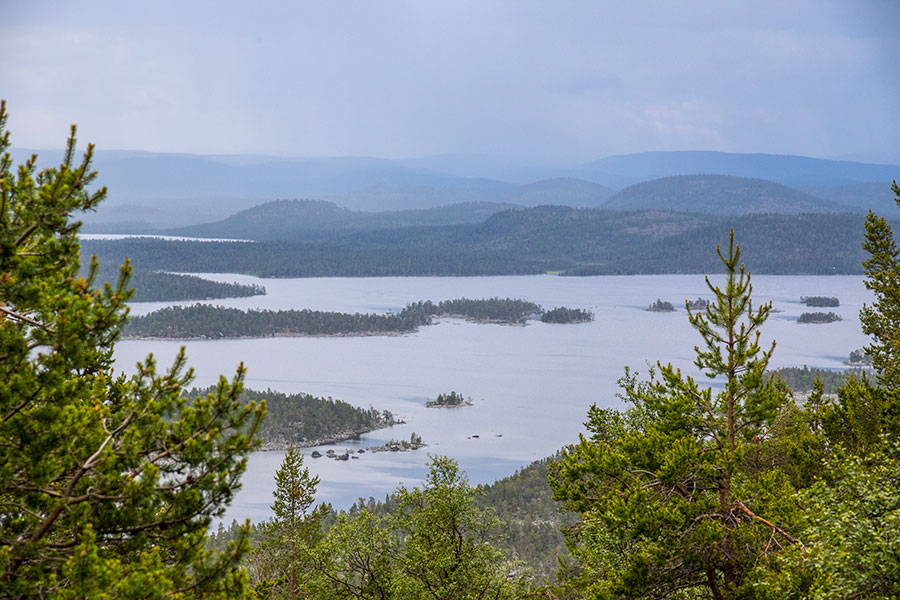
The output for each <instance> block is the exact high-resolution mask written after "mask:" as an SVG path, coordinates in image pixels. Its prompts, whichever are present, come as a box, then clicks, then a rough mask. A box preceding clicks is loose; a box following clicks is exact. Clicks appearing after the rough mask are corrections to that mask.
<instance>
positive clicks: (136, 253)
mask: <svg viewBox="0 0 900 600" xmlns="http://www.w3.org/2000/svg"><path fill="white" fill-rule="evenodd" d="M862 223H863V217H860V216H855V215H845V214H834V215H830V214H825V215H823V214H817V215H775V214H772V215H746V216H741V217H721V216H715V215H703V214H689V213H666V212H659V211H650V212H612V211H603V210H591V209H572V208H566V207H562V206H541V207H536V208H530V209H518V210H510V211H505V212H501V213H498V214H495V215H493V216H491V217H490V218H488V219H487V220H486V221H485V222H484V223H481V224H469V225H452V226H451V225H448V226H441V227H408V228H402V229H385V230H375V231H361V232H354V233H352V234H350V233H342V232H334V233H333V234H332V235H330V236H328V238H327V239H325V240H322V241H316V242H299V241H297V242H295V241H266V242H256V243H241V242H190V241H163V240H153V239H125V240H104V241H101V240H88V241H85V242H83V251H84V252H85V253H86V254H90V253H96V254H97V255H98V257H99V259H100V262H101V264H105V263H111V264H115V265H118V264H121V262H122V261H123V260H124V258H125V257H130V258H131V259H132V261H133V262H134V264H135V265H137V266H139V267H141V268H143V269H152V270H169V271H175V272H181V273H244V274H248V275H257V276H260V277H327V276H348V277H349V276H354V277H375V276H425V275H446V276H450V275H459V276H470V275H525V274H538V273H547V272H558V273H563V274H566V275H629V274H657V273H709V272H713V271H715V270H716V269H717V265H716V262H715V260H716V257H715V255H713V256H709V252H707V251H706V248H709V247H715V245H716V243H718V242H720V241H721V240H722V239H725V238H727V237H728V234H729V231H730V230H731V229H732V228H733V229H734V231H735V234H736V235H737V236H738V237H739V238H740V239H741V240H742V246H743V247H744V248H745V250H746V251H747V252H749V253H750V254H751V255H752V256H753V257H754V263H755V264H754V272H756V273H769V274H814V275H819V274H822V275H829V274H859V273H862V269H861V266H860V264H861V261H862V260H863V259H864V258H865V257H864V253H863V251H862V249H861V243H862V233H861V232H862Z"/></svg>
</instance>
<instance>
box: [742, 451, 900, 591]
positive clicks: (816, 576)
mask: <svg viewBox="0 0 900 600" xmlns="http://www.w3.org/2000/svg"><path fill="white" fill-rule="evenodd" d="M827 474H828V477H827V479H823V480H820V481H818V482H817V483H816V484H815V485H813V486H812V487H810V488H809V489H806V490H803V491H802V492H801V493H800V495H799V498H798V499H799V501H800V503H801V504H802V505H803V507H804V521H803V525H804V529H803V533H802V535H803V539H804V541H805V542H806V546H804V547H799V546H798V547H795V548H792V549H791V550H790V552H789V553H788V554H786V555H785V556H784V557H783V560H782V563H783V564H784V566H785V568H784V569H783V570H782V571H781V572H780V573H778V574H777V576H774V577H769V578H766V579H763V580H761V581H760V582H759V583H758V584H757V589H758V591H759V593H760V596H761V597H778V598H790V599H798V600H799V599H807V598H808V599H810V600H838V599H844V598H867V599H873V600H875V599H884V600H889V599H893V598H897V596H898V594H900V560H897V557H898V556H900V443H898V441H897V439H893V440H891V441H889V442H888V443H886V444H881V445H879V446H878V447H877V448H876V449H875V450H873V451H872V452H870V453H869V454H867V455H865V456H860V455H853V454H851V455H845V454H837V455H835V456H834V457H833V458H831V459H830V460H829V461H828V463H827Z"/></svg>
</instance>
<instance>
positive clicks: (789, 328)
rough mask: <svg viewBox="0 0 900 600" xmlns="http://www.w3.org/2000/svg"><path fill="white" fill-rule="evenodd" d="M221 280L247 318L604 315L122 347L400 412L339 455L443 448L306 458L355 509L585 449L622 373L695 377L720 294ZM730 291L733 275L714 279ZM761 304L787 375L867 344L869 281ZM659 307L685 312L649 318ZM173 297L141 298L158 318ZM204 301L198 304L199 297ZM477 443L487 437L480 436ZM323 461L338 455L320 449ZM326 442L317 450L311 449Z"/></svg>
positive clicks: (794, 281) (267, 471) (805, 287)
mask: <svg viewBox="0 0 900 600" xmlns="http://www.w3.org/2000/svg"><path fill="white" fill-rule="evenodd" d="M203 276H204V277H208V278H209V279H214V280H217V281H237V282H240V283H254V284H259V285H263V286H265V287H266V289H267V291H268V294H267V295H266V296H256V297H252V298H237V299H229V300H214V301H211V302H210V303H211V304H216V305H222V306H229V307H236V308H242V309H248V308H261V309H273V310H274V309H290V308H295V309H302V308H309V309H316V310H332V311H340V312H379V313H383V312H391V311H399V310H400V309H402V308H403V307H404V306H406V304H408V303H410V302H414V301H417V300H432V301H440V300H448V299H452V298H461V297H468V298H490V297H494V296H499V297H511V298H522V299H525V300H531V301H533V302H537V303H539V304H541V305H542V306H543V307H544V308H547V309H549V308H554V307H557V306H567V307H570V308H585V309H590V310H592V311H594V313H595V316H596V319H595V321H594V322H592V323H587V324H571V325H550V324H543V323H540V322H533V323H530V324H529V325H527V326H503V325H479V324H474V323H468V322H465V321H460V320H444V321H442V322H440V323H439V324H437V325H434V326H430V327H423V328H422V329H421V330H420V331H419V332H418V333H414V334H410V335H403V336H385V337H343V338H265V339H241V340H217V341H189V342H184V343H183V344H182V343H180V342H170V341H126V342H121V343H120V344H119V345H118V346H117V349H116V361H117V366H118V367H119V368H121V369H123V370H125V371H129V372H131V371H133V369H134V364H135V363H136V362H137V361H138V360H142V359H143V358H144V357H145V356H146V355H147V354H148V353H151V352H152V353H153V354H154V355H155V356H156V358H157V360H158V362H159V364H160V365H166V364H170V363H171V361H172V359H173V357H174V356H175V353H176V352H177V351H178V349H179V347H180V346H181V345H184V346H186V347H187V353H188V358H189V362H190V364H191V365H192V366H193V367H194V369H195V371H196V374H197V377H196V383H197V384H198V385H209V384H211V383H214V382H215V381H216V380H217V378H218V375H219V374H220V373H224V374H226V375H227V374H230V373H233V372H234V368H235V367H236V365H237V364H238V363H240V362H241V361H243V363H244V364H245V365H246V366H247V368H248V377H247V386H248V387H251V388H255V389H266V388H271V389H274V390H278V391H282V392H286V393H294V392H306V393H310V394H314V395H317V396H332V397H334V398H338V399H341V400H345V401H347V402H350V403H351V404H355V405H357V406H362V407H369V406H375V407H376V408H379V409H388V410H390V411H392V412H393V413H395V414H397V415H399V416H401V417H403V418H404V419H405V420H406V421H407V423H406V424H405V425H399V426H396V427H393V428H390V429H384V430H380V431H376V432H373V433H371V434H369V435H367V436H364V437H363V438H362V439H361V440H359V441H353V442H343V443H340V444H337V445H336V446H335V448H336V449H338V450H342V449H344V448H358V447H360V446H363V447H365V446H372V445H378V444H380V443H383V442H385V441H387V440H389V439H391V438H396V439H408V438H409V436H410V434H411V433H412V432H416V433H418V434H420V435H421V436H422V437H423V438H424V441H425V442H426V443H427V444H429V447H428V448H427V449H425V450H420V451H417V452H409V453H379V454H372V453H366V454H363V455H361V456H360V459H359V460H351V461H347V462H337V461H332V460H329V459H326V458H320V459H312V458H310V457H309V456H307V459H306V465H307V466H309V467H310V470H311V471H313V472H315V473H317V474H318V475H319V476H320V477H321V484H320V485H319V490H318V494H317V498H318V500H319V501H327V502H331V503H332V504H334V505H335V506H336V507H341V508H344V507H347V506H349V505H350V504H352V503H353V502H354V501H355V500H356V499H357V498H359V497H362V498H368V497H370V496H373V497H375V498H376V499H381V498H383V497H384V495H385V494H386V493H388V492H390V491H392V490H393V489H394V488H395V487H396V486H397V485H398V484H401V483H402V484H405V485H408V486H411V485H416V484H418V483H419V482H420V481H421V480H422V478H423V477H424V475H425V473H426V471H427V467H426V463H427V461H428V454H429V453H431V454H442V455H448V456H451V457H453V458H455V459H457V460H458V461H459V463H460V465H461V466H462V467H463V468H464V469H465V470H466V472H467V474H468V477H469V479H470V481H471V482H472V483H474V484H478V483H489V482H492V481H495V480H496V479H499V478H502V477H505V476H507V475H510V474H512V473H513V472H514V471H515V470H516V469H517V468H518V467H520V466H523V465H526V464H528V463H530V462H532V461H534V460H536V459H539V458H543V457H545V456H548V455H550V454H553V453H554V452H556V450H558V449H559V448H560V447H561V446H563V445H565V444H568V443H572V442H574V441H576V440H577V438H578V434H579V432H581V431H583V425H582V422H583V421H584V419H585V416H586V411H587V409H588V407H590V406H591V404H593V403H596V404H597V405H598V406H603V407H621V406H622V405H623V403H622V401H621V400H620V399H619V398H618V397H617V395H616V394H617V391H618V388H617V383H616V382H617V380H618V379H619V378H620V377H621V376H622V374H623V367H624V366H625V365H628V366H630V367H632V368H633V369H637V370H638V371H640V372H641V373H643V374H646V372H647V369H648V368H649V367H648V364H655V362H656V361H657V360H661V361H663V362H671V363H673V364H674V365H676V366H678V367H681V368H682V369H684V370H685V371H687V372H689V373H692V374H695V375H696V369H695V368H694V367H693V365H692V360H693V356H694V355H693V348H694V346H695V345H696V344H697V343H699V342H700V338H699V336H698V335H697V334H696V333H695V332H694V331H693V329H692V328H691V327H690V324H689V323H688V320H687V316H686V312H685V310H684V309H683V303H684V300H685V299H695V298H697V297H698V296H699V297H703V298H711V297H712V294H711V293H710V292H709V291H708V289H707V288H706V284H705V283H704V278H703V277H702V276H694V275H670V276H624V277H557V276H552V275H541V276H527V277H471V278H450V277H443V278H436V277H435V278H429V277H418V278H321V279H275V280H273V279H258V278H254V277H249V276H242V275H221V274H215V275H203ZM712 280H713V283H721V282H722V280H723V277H722V276H721V275H714V276H712ZM753 284H754V298H755V299H756V300H757V301H759V302H763V301H769V300H772V301H774V304H775V308H776V309H777V310H779V311H781V312H778V313H776V314H773V315H772V316H771V317H770V319H769V321H768V322H767V323H766V326H765V328H764V330H763V337H762V340H763V341H764V342H771V341H772V340H773V339H774V340H777V347H776V350H775V354H774V357H773V360H772V363H771V364H772V366H773V367H781V366H803V365H809V366H811V367H821V368H828V369H839V368H842V367H843V365H842V364H841V361H842V360H845V359H846V358H847V356H848V354H849V353H850V351H851V350H853V349H855V348H860V347H862V346H863V345H865V344H866V343H867V340H866V337H865V336H863V334H862V333H861V332H860V329H859V320H858V313H859V309H860V308H861V306H862V304H863V303H864V302H870V301H871V296H870V294H869V292H868V291H867V290H866V289H865V287H864V286H863V278H862V277H856V276H854V277H849V276H833V277H795V276H754V277H753ZM818 295H823V296H837V297H838V298H839V299H840V301H841V306H840V307H838V308H835V309H809V308H807V307H806V306H805V305H803V304H801V302H800V297H801V296H818ZM657 298H661V299H663V300H668V301H670V302H672V303H673V304H674V305H676V306H678V307H682V308H680V309H679V310H678V311H676V312H674V313H651V312H648V311H646V310H645V309H646V307H647V306H648V305H649V304H651V303H652V302H653V301H654V300H656V299H657ZM172 304H175V303H135V304H133V305H132V313H133V314H144V313H146V312H149V311H151V310H155V309H157V308H160V307H162V306H170V305H172ZM189 304H192V303H189ZM811 310H832V311H834V312H836V313H838V314H840V315H841V316H842V317H843V320H842V321H840V322H836V323H830V324H825V325H802V324H798V323H797V317H798V316H799V315H800V313H802V312H806V311H811ZM451 390H455V391H457V392H459V393H462V394H463V395H465V396H471V397H472V398H473V399H474V401H475V404H474V406H472V407H466V408H458V409H426V408H425V402H426V400H427V399H428V398H434V397H435V396H437V395H438V394H440V393H446V392H449V391H451ZM475 436H477V437H475ZM319 449H320V450H322V451H323V452H324V450H325V449H326V448H324V447H323V448H319ZM313 450H314V449H313V448H308V449H304V453H305V454H307V455H308V454H309V453H311V452H312V451H313ZM282 457H283V453H281V452H259V453H256V454H254V455H253V456H252V457H251V459H250V464H249V468H248V472H247V473H246V474H245V475H244V478H243V489H242V490H241V491H240V492H239V493H238V495H237V497H236V499H235V502H234V503H233V505H232V506H231V507H229V510H228V512H227V515H226V520H230V519H231V518H237V519H239V520H240V519H243V518H251V519H253V520H261V519H265V518H267V517H268V516H269V505H270V504H271V501H272V496H271V493H272V489H273V487H274V484H273V476H274V472H275V470H276V469H277V468H278V465H279V464H280V462H281V459H282Z"/></svg>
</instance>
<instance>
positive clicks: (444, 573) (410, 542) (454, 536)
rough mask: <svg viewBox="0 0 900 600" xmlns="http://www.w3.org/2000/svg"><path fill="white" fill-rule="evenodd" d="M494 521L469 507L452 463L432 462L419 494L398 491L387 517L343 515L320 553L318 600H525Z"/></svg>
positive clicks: (462, 482) (470, 499) (467, 494)
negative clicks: (498, 542) (497, 539)
mask: <svg viewBox="0 0 900 600" xmlns="http://www.w3.org/2000/svg"><path fill="white" fill-rule="evenodd" d="M498 527H499V523H498V522H497V520H496V519H495V518H494V517H493V516H492V515H491V514H490V513H489V512H488V511H482V510H479V509H478V508H477V507H476V506H475V504H474V494H473V490H472V488H471V487H470V486H469V484H468V482H467V481H466V479H465V478H464V477H463V476H462V474H461V473H460V472H459V468H458V466H457V464H456V462H455V461H453V460H451V459H448V458H441V457H436V458H433V459H432V462H431V469H430V471H429V475H428V478H427V480H426V482H425V485H424V486H423V487H422V488H412V489H407V488H400V489H399V490H398V491H397V510H396V511H395V512H393V513H391V514H389V515H387V516H377V515H376V514H374V513H372V512H369V511H368V510H363V511H361V512H359V514H358V515H357V516H354V517H351V516H349V515H342V516H340V517H339V518H338V521H337V523H336V524H335V526H334V527H333V528H331V530H329V532H328V534H327V536H326V539H325V541H324V542H323V545H322V548H321V551H320V553H319V556H320V560H321V563H320V564H319V569H320V573H321V578H320V580H319V587H318V589H317V590H316V593H317V595H315V597H322V598H333V599H343V598H358V599H370V598H371V599H393V598H403V599H411V600H412V599H420V598H421V599H425V598H428V599H447V600H457V599H463V600H465V599H476V598H496V599H503V598H515V597H522V595H523V594H524V591H525V587H524V582H523V580H522V578H521V576H520V575H517V571H516V567H515V565H513V564H511V563H509V562H507V561H506V560H505V559H504V557H503V554H502V552H500V551H499V550H498V549H497V548H496V547H495V546H494V545H493V543H492V540H493V538H494V535H495V534H496V531H497V529H498Z"/></svg>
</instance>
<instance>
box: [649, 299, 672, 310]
mask: <svg viewBox="0 0 900 600" xmlns="http://www.w3.org/2000/svg"><path fill="white" fill-rule="evenodd" d="M647 310H649V311H650V312H674V311H675V307H674V306H672V303H671V302H666V301H665V300H662V299H660V298H657V299H656V302H654V303H653V304H651V305H650V306H649V307H648V308H647Z"/></svg>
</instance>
